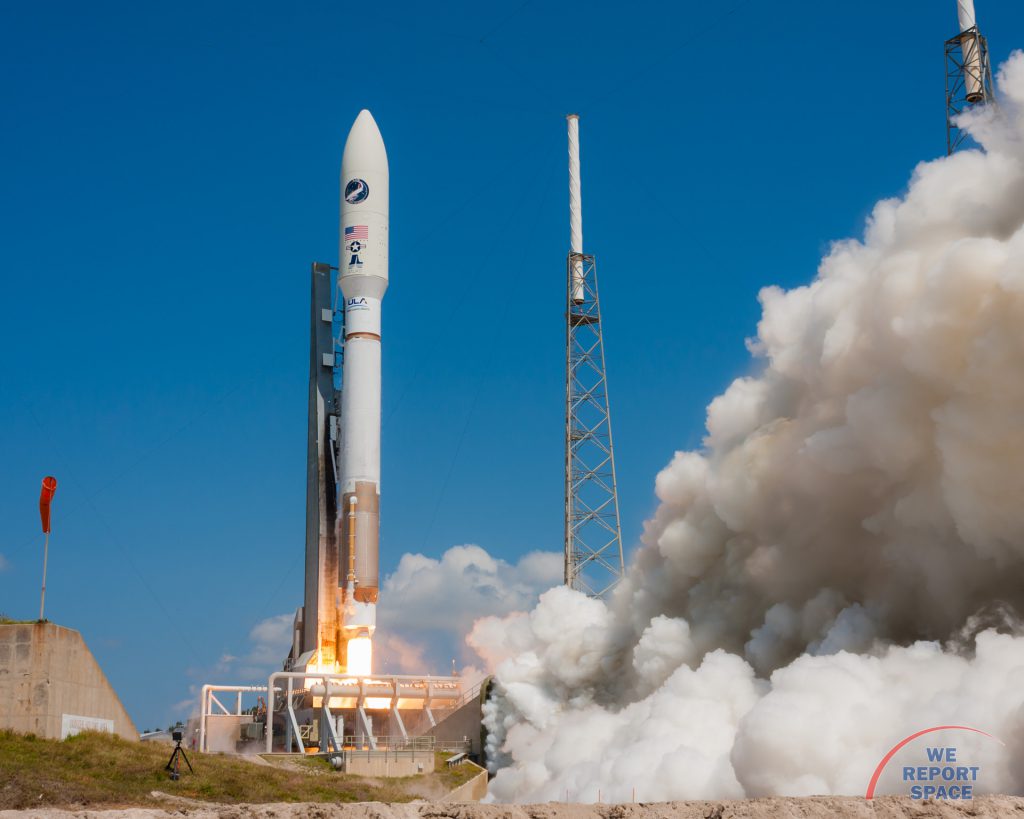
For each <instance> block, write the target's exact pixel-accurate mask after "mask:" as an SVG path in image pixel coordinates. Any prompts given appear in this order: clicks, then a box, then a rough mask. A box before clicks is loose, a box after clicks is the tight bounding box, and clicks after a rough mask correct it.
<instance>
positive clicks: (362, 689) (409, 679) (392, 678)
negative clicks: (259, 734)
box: [200, 671, 462, 754]
mask: <svg viewBox="0 0 1024 819" xmlns="http://www.w3.org/2000/svg"><path fill="white" fill-rule="evenodd" d="M307 679H317V680H323V683H324V686H325V688H327V684H328V683H329V682H331V681H334V680H341V681H346V680H347V681H350V682H354V683H355V684H356V685H357V686H358V689H359V693H358V697H357V698H358V705H357V710H359V709H361V708H362V707H363V701H364V700H365V699H366V683H367V682H369V683H370V684H371V685H373V686H390V687H391V698H392V700H393V701H394V703H396V704H397V702H398V699H399V697H401V698H402V699H411V698H412V697H411V693H412V692H409V691H404V692H403V691H400V690H399V683H403V682H406V683H420V684H423V685H425V686H426V689H427V690H426V692H425V694H424V697H423V699H424V704H425V707H424V710H425V711H426V712H427V718H428V719H429V720H430V723H431V725H436V723H435V721H434V715H433V714H432V713H431V711H430V707H431V704H432V702H433V700H434V699H435V698H436V699H443V700H447V699H451V697H443V696H442V697H437V696H436V694H437V693H439V692H436V691H435V690H434V686H435V685H437V684H441V685H445V686H451V687H452V688H456V689H458V690H459V691H460V693H461V688H462V678H460V677H425V676H420V675H417V674H389V675H388V676H386V677H381V678H377V677H372V678H363V679H355V678H353V677H352V675H350V674H332V673H327V672H319V671H275V672H274V673H273V674H271V675H270V676H269V677H268V678H267V685H266V687H263V686H261V687H260V690H261V691H266V692H267V731H266V737H267V753H268V754H269V753H273V747H274V691H275V688H276V687H275V685H274V682H275V681H276V680H287V681H288V693H287V695H286V696H287V697H288V708H291V694H292V690H293V683H294V681H295V680H303V685H305V684H306V683H305V680H307ZM223 687H224V686H204V688H203V696H204V697H205V696H206V688H210V689H218V688H223ZM227 688H229V689H231V690H234V687H233V686H227ZM330 691H331V693H332V694H333V693H334V692H336V691H337V688H331V689H330ZM339 693H340V692H339ZM345 693H348V692H345ZM383 693H384V692H381V694H383ZM325 694H326V691H325ZM370 696H377V692H372V693H371V694H370ZM205 713H206V712H205V709H204V711H203V715H204V716H203V718H204V719H205ZM204 728H205V723H204V724H203V726H201V728H200V747H202V744H201V743H202V738H203V736H204ZM293 730H295V731H297V730H298V729H297V727H296V728H294V729H293ZM296 741H297V742H298V738H297V737H296ZM290 750H291V749H289V751H290Z"/></svg>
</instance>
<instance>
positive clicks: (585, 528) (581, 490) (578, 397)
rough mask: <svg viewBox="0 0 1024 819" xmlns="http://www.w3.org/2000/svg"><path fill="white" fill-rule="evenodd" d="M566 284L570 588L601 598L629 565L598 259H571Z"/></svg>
mask: <svg viewBox="0 0 1024 819" xmlns="http://www.w3.org/2000/svg"><path fill="white" fill-rule="evenodd" d="M566 281H567V287H566V312H565V316H566V330H565V584H566V585H567V586H569V587H571V588H573V589H576V590H577V591H581V592H583V593H585V594H587V595H589V596H591V597H603V596H605V595H606V594H607V593H608V592H609V591H611V589H612V588H613V587H614V586H615V584H616V583H618V582H619V580H620V579H621V578H622V575H623V572H624V566H623V560H622V527H621V525H620V523H619V495H618V488H617V486H616V483H615V449H614V446H613V444H612V422H611V413H610V411H609V408H608V380H607V377H606V375H605V363H604V340H603V337H602V334H601V302H600V299H599V298H598V291H597V267H596V265H595V264H594V257H593V256H590V255H587V254H584V253H575V252H570V253H569V256H568V259H567V262H566Z"/></svg>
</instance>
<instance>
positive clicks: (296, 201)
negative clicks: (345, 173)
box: [0, 0, 1024, 727]
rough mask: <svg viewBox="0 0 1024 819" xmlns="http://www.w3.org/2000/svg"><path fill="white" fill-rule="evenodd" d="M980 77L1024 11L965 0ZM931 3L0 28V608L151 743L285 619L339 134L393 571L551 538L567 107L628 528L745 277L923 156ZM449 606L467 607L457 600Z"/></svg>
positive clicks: (638, 524)
mask: <svg viewBox="0 0 1024 819" xmlns="http://www.w3.org/2000/svg"><path fill="white" fill-rule="evenodd" d="M978 19H979V22H980V23H981V25H982V28H983V30H985V31H987V33H988V36H989V39H990V45H991V50H992V54H993V57H994V59H995V60H996V61H997V62H998V61H1002V60H1003V59H1005V57H1006V56H1007V55H1008V54H1009V52H1010V50H1011V49H1012V48H1015V47H1017V46H1019V45H1022V44H1024V41H1022V38H1021V37H1020V36H1019V34H1020V32H1021V29H1022V26H1024V8H1022V7H1020V6H1019V4H1011V3H995V2H991V1H990V2H985V0H979V9H978ZM955 23H956V16H955V3H953V1H952V0H949V2H943V3H936V2H924V0H914V1H913V2H904V3H900V4H892V3H886V2H882V0H870V1H869V2H865V3H856V4H851V3H847V4H837V3H811V2H799V3H790V4H786V5H784V6H782V7H779V6H777V5H774V6H770V5H769V4H767V3H763V2H752V0H748V1H747V2H743V0H735V2H731V1H730V2H723V3H718V4H696V3H690V2H686V3H682V4H675V5H673V6H672V7H671V8H670V7H669V6H668V4H658V3H645V2H640V3H634V4H630V5H629V6H626V7H624V6H622V5H621V4H617V3H604V2H601V3H589V4H564V3H540V2H531V3H526V4H523V3H521V2H510V3H494V4H479V3H468V2H467V3H457V4H442V5H423V4H412V3H392V4H340V3H328V2H320V3H302V4H293V5H292V6H289V7H287V8H286V7H285V6H282V5H281V4H279V3H266V2H246V3H234V2H231V3H229V2H218V3H195V2H181V3H176V4H173V5H160V6H150V4H138V3H115V2H99V3H92V4H89V5H88V6H82V5H80V4H73V3H66V2H65V3H61V2H49V3H25V4H13V3H8V4H5V5H4V7H3V8H2V10H0V68H2V70H3V73H4V75H5V77H7V80H8V81H7V83H6V84H5V88H4V90H3V107H4V110H5V113H6V116H5V126H4V128H3V129H0V147H2V150H3V155H4V156H5V157H6V162H5V163H4V173H3V177H4V189H5V195H4V196H3V197H2V198H0V208H2V210H3V220H2V223H3V224H4V226H5V230H4V239H3V242H2V243H0V271H2V276H3V284H4V301H3V303H4V306H5V310H4V321H3V322H2V323H0V373H2V376H3V385H2V388H0V418H2V421H3V422H2V424H0V453H2V454H3V458H2V464H3V466H2V469H0V522H2V526H0V556H2V557H0V612H3V613H5V614H7V615H9V616H14V617H32V616H35V612H36V611H37V606H38V583H39V574H40V563H41V536H40V534H39V527H38V514H37V510H36V502H37V499H38V492H39V481H40V479H41V478H42V476H43V475H45V474H51V473H52V474H54V475H56V476H57V477H58V479H59V481H60V486H59V489H58V492H57V497H56V500H55V507H54V536H53V541H52V551H51V571H50V575H49V584H48V586H49V588H48V599H49V605H48V610H47V613H48V616H49V617H50V619H52V620H55V621H57V622H60V623H62V624H65V625H69V626H72V627H75V628H78V629H80V630H81V631H82V632H83V634H84V635H85V637H86V639H87V641H88V642H89V644H90V646H91V647H92V648H93V650H94V652H95V653H96V654H97V656H98V658H99V659H100V661H101V663H102V665H103V667H104V669H105V671H106V672H107V675H108V676H109V677H110V679H111V680H112V681H113V683H114V684H115V686H116V687H117V689H118V690H119V692H120V694H121V696H122V698H123V700H124V701H125V703H126V705H127V707H128V709H129V711H130V713H131V714H132V715H133V717H134V718H135V719H136V721H137V722H138V723H139V725H140V727H148V726H149V725H150V724H151V723H152V724H157V723H165V722H168V721H170V720H171V719H172V718H173V717H175V716H177V715H178V713H177V712H175V711H174V710H173V708H172V703H175V702H178V701H180V700H182V699H184V698H186V697H187V696H188V690H189V686H190V685H194V684H195V683H196V682H197V681H199V682H202V681H203V680H201V679H199V678H200V677H202V675H204V674H207V673H213V670H214V669H215V668H216V666H217V663H218V661H219V659H220V658H221V657H223V655H225V654H235V655H237V654H239V653H242V652H244V651H246V650H247V649H246V646H247V644H248V641H249V636H248V635H249V632H250V629H252V628H253V626H254V625H255V624H256V623H258V622H259V621H261V620H264V619H266V618H269V617H273V616H277V615H280V614H282V613H284V612H288V611H290V610H293V609H294V607H295V606H296V605H298V604H299V602H300V595H301V571H302V549H303V544H302V539H303V533H304V522H303V514H304V501H303V492H304V458H305V420H306V414H305V413H306V406H305V402H306V378H307V374H308V370H307V355H308V352H307V344H308V297H309V278H308V275H309V274H308V269H309V263H310V262H311V261H312V260H314V259H315V260H325V261H331V262H334V261H336V258H337V209H338V204H337V202H338V169H339V165H340V160H341V147H342V145H343V143H344V139H345V135H346V133H347V131H348V128H349V126H350V125H351V122H352V120H353V119H354V118H355V116H356V114H357V113H358V111H359V109H360V108H363V107H367V108H369V109H370V110H371V111H372V112H373V114H374V116H375V118H376V119H377V122H378V124H379V126H380V129H381V131H382V133H383V135H384V139H385V142H386V144H387V148H388V153H389V157H390V163H391V176H392V190H391V201H392V222H391V235H392V246H391V288H390V290H389V292H388V294H387V298H386V299H385V302H384V328H385V329H384V332H385V349H384V390H385V392H384V443H383V446H384V451H383V470H382V471H383V532H382V536H383V550H384V551H383V561H384V566H383V567H382V568H383V569H384V570H385V571H386V572H391V571H393V570H394V569H395V567H396V565H397V563H398V561H399V558H400V556H401V555H402V554H404V553H407V552H421V553H423V554H425V555H427V556H430V557H434V558H439V557H440V556H441V554H442V553H443V552H444V551H445V550H446V549H448V548H449V547H451V546H453V545H456V544H466V543H473V544H479V545H480V546H482V547H483V548H485V549H486V550H487V551H488V552H490V553H491V554H492V555H494V556H496V557H499V558H501V559H503V560H505V561H507V562H508V563H509V564H515V563H516V562H517V561H519V560H520V558H521V557H522V556H523V555H524V554H526V553H527V552H529V551H531V550H555V551H557V550H558V549H560V548H561V537H562V524H561V514H562V438H561V436H562V412H563V406H562V401H563V387H562V378H563V365H564V364H563V346H562V345H563V341H564V338H563V334H564V329H563V325H562V311H563V298H564V278H563V277H564V256H565V252H566V249H567V243H568V214H567V191H566V185H567V178H566V177H567V172H566V149H565V122H564V115H565V114H566V113H567V112H569V111H578V112H580V113H581V115H582V119H581V142H582V159H583V174H582V176H583V200H584V237H585V249H586V250H587V251H588V252H591V253H595V254H596V255H597V258H598V268H599V271H600V276H601V294H602V304H603V307H604V321H605V333H606V344H607V355H608V375H609V380H610V384H611V390H612V413H613V420H614V432H615V440H616V446H617V457H618V467H619V485H620V492H621V506H622V516H623V521H622V522H623V533H624V537H625V539H626V544H627V546H628V547H630V548H633V547H635V545H636V544H637V543H638V541H639V537H640V534H641V531H642V524H643V521H644V519H645V518H646V517H647V516H648V515H649V514H650V513H651V512H652V511H653V509H654V496H653V480H654V476H655V474H656V472H657V471H658V469H660V468H661V467H662V466H663V465H665V464H666V463H667V462H668V460H669V459H670V458H671V456H672V453H673V452H674V451H675V450H677V449H685V448H693V447H697V446H699V445H700V441H701V436H702V434H703V420H704V408H705V406H706V405H707V403H708V401H709V400H710V399H711V398H712V397H714V396H715V395H716V394H717V393H718V392H719V391H721V390H722V389H723V388H724V387H725V386H726V385H727V384H728V383H729V382H730V381H731V380H732V379H733V378H735V377H736V376H738V375H742V374H744V373H745V372H747V371H749V369H750V367H751V366H753V365H752V364H751V361H750V358H749V355H748V354H747V352H746V349H745V347H744V339H745V338H746V337H748V336H750V335H752V334H753V333H754V331H755V326H756V321H757V318H758V313H759V310H758V305H757V301H756V296H757V292H758V289H759V288H760V287H762V286H764V285H768V284H778V285H782V286H793V285H796V284H799V283H802V282H805V281H807V280H808V279H810V278H811V277H812V276H813V275H814V272H815V269H816V266H817V261H818V259H819V258H820V256H821V253H822V251H823V250H824V249H825V248H826V247H827V245H828V243H829V242H830V241H832V240H834V239H838V238H843V237H846V236H849V235H856V234H858V233H859V232H860V230H861V226H862V222H863V219H864V216H865V215H866V214H867V212H868V211H869V209H870V207H871V205H872V204H873V202H874V201H875V200H876V199H878V198H880V197H883V196H889V195H894V194H896V193H899V192H900V191H901V190H902V188H903V187H904V185H905V182H906V179H907V177H908V175H909V173H910V171H911V169H912V168H913V166H914V164H915V163H916V162H917V161H919V160H922V159H928V158H932V157H934V156H936V155H939V154H940V153H942V152H943V151H944V148H945V142H944V120H943V116H944V115H943V75H942V73H941V71H942V67H941V66H942V61H941V60H942V43H943V41H944V40H945V39H946V38H947V37H948V36H950V35H951V34H953V33H955V28H956V25H955ZM452 593H453V594H457V593H458V590H453V592H452Z"/></svg>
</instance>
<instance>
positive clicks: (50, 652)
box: [0, 623, 139, 740]
mask: <svg viewBox="0 0 1024 819" xmlns="http://www.w3.org/2000/svg"><path fill="white" fill-rule="evenodd" d="M0 728H7V729H10V730H12V731H18V732H20V733H25V734H29V733H31V734H36V735H37V736H41V737H48V738H50V739H63V738H64V737H65V736H67V735H69V734H75V733H78V731H80V730H85V729H88V728H92V729H99V730H109V731H111V732H112V733H116V734H119V735H120V736H122V737H124V738H125V739H131V740H137V739H138V738H139V732H138V731H136V730H135V726H134V725H133V724H132V721H131V718H130V717H129V716H128V712H127V711H125V710H124V706H123V705H121V700H119V699H118V697H117V694H116V693H115V692H114V689H113V688H111V686H110V683H109V682H107V678H106V677H105V676H103V671H102V670H101V669H100V667H99V664H98V663H97V662H96V659H95V658H94V657H93V656H92V652H91V651H89V648H88V647H87V646H86V644H85V641H84V640H83V639H82V635H81V634H79V633H78V632H77V631H74V630H73V629H69V628H64V627H63V626H58V625H55V624H53V623H29V624H24V625H22V624H18V625H0Z"/></svg>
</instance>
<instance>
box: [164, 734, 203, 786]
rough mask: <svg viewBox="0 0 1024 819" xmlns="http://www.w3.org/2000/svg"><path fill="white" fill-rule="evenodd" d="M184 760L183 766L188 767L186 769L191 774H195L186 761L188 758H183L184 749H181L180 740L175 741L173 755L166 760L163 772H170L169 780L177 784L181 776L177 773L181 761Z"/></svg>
mask: <svg viewBox="0 0 1024 819" xmlns="http://www.w3.org/2000/svg"><path fill="white" fill-rule="evenodd" d="M182 759H184V760H185V764H186V765H188V769H189V771H190V772H191V773H195V771H193V770H192V763H191V762H189V761H188V757H187V756H185V749H184V748H182V747H181V740H180V739H178V740H177V744H176V745H175V746H174V753H172V754H171V758H170V759H169V760H167V764H166V765H165V766H164V770H165V771H170V772H171V779H172V780H173V781H174V782H177V781H178V780H179V779H180V778H181V774H180V773H179V771H178V768H179V766H180V765H181V760H182Z"/></svg>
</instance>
